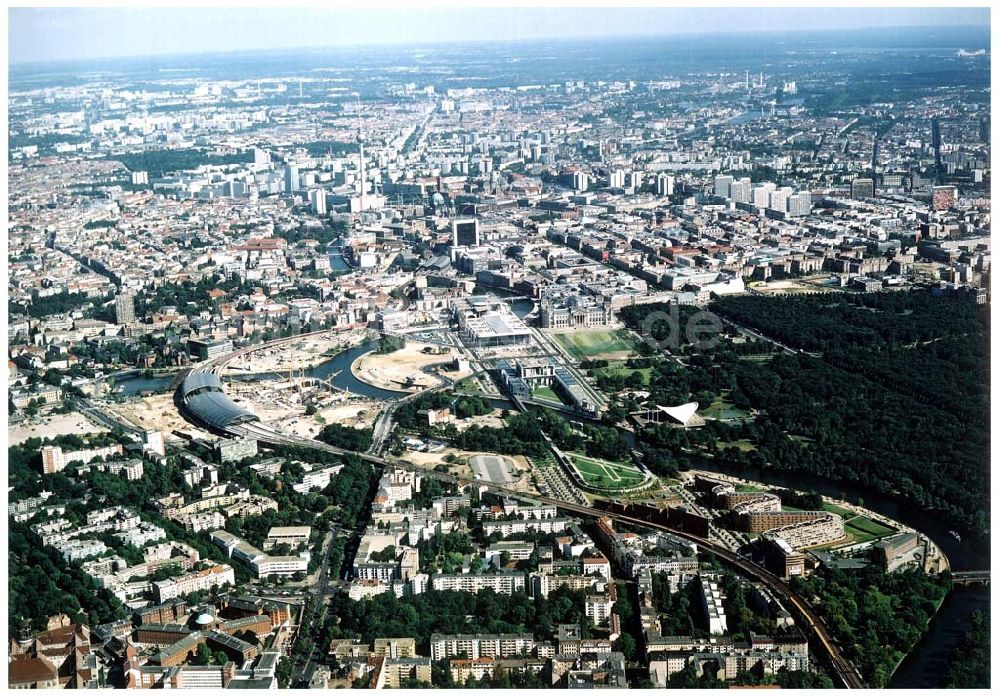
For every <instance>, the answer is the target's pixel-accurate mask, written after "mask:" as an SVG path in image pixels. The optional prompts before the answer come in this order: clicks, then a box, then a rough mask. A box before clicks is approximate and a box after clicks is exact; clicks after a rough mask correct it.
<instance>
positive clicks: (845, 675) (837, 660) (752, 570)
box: [176, 338, 866, 689]
mask: <svg viewBox="0 0 1000 697" xmlns="http://www.w3.org/2000/svg"><path fill="white" fill-rule="evenodd" d="M289 339H291V338H289ZM286 340H287V339H282V340H278V342H280V343H284V342H285V341H286ZM278 342H272V343H271V344H269V345H271V346H273V345H275V343H278ZM260 348H264V346H257V347H253V348H252V349H245V350H244V352H246V351H248V350H259V349H260ZM237 353H239V355H242V352H237ZM235 357H236V356H235V355H234V354H229V355H228V356H222V357H219V358H218V359H216V360H214V361H207V362H205V363H203V364H201V365H200V366H198V367H197V368H195V369H194V370H193V371H191V372H214V373H216V374H217V373H218V371H219V370H220V369H221V368H222V367H223V366H224V365H226V364H228V363H229V362H230V361H231V360H233V359H234V358H235ZM176 403H177V405H178V407H179V409H180V411H181V414H182V416H184V418H186V419H188V420H190V421H194V422H195V423H198V424H199V425H202V426H205V425H206V424H203V423H201V422H200V421H198V418H197V416H196V415H194V414H191V413H189V412H188V411H187V409H185V407H184V402H183V400H177V401H176ZM210 430H213V431H216V432H219V429H217V428H211V427H210ZM221 432H222V433H223V435H227V436H243V437H251V438H254V439H256V440H258V441H260V442H263V443H269V444H273V445H292V446H297V447H304V448H311V449H314V450H320V451H324V452H328V453H332V454H336V455H351V456H354V457H357V458H359V459H360V460H362V461H365V462H368V463H370V464H372V465H373V466H377V467H385V466H391V467H399V468H402V469H407V470H410V471H415V472H419V473H420V474H421V475H423V476H427V477H432V478H435V479H438V480H441V481H447V482H452V483H455V484H459V485H464V484H470V483H475V484H478V485H481V486H484V487H485V488H486V489H487V490H488V491H492V492H495V493H497V494H501V495H504V496H509V497H512V498H517V499H524V500H529V501H536V502H539V503H544V504H549V505H554V506H557V507H559V508H562V509H563V510H566V511H571V512H574V513H578V514H580V515H585V516H590V517H595V518H600V517H608V518H611V519H612V520H618V521H621V522H623V523H629V524H633V525H639V526H643V527H646V528H652V529H657V530H663V531H665V532H669V533H671V534H673V535H677V536H678V537H681V538H684V539H686V540H689V541H691V542H693V543H695V544H696V545H697V546H699V547H701V548H703V549H706V550H709V551H711V552H712V553H713V554H715V555H716V557H718V558H720V559H722V560H723V561H725V562H726V563H728V564H730V565H732V566H734V567H736V568H737V569H739V570H740V571H741V572H742V573H743V574H744V575H746V576H748V577H750V578H752V579H755V580H757V581H760V582H762V583H764V585H766V586H767V587H769V588H770V589H771V590H772V591H773V592H774V593H775V594H777V595H778V596H779V597H781V598H783V599H784V600H785V601H786V602H787V604H788V605H789V606H790V608H791V609H792V610H793V612H794V614H795V615H796V621H798V622H801V626H802V627H803V628H804V629H805V630H806V632H807V634H808V636H809V638H810V640H811V642H812V643H813V645H814V647H815V648H816V649H818V654H819V655H820V656H821V657H822V660H823V662H824V663H825V664H826V666H827V667H828V669H829V670H830V672H831V673H832V674H833V676H834V677H835V678H836V679H837V680H838V681H839V682H840V683H841V685H842V686H843V687H846V688H849V689H864V688H865V687H866V685H865V683H864V681H863V679H862V678H861V675H860V673H858V671H857V669H856V668H855V667H854V665H853V664H852V663H851V662H850V661H848V660H847V659H846V658H844V657H843V655H842V654H841V653H840V649H839V647H838V646H837V644H836V642H835V641H834V640H833V637H832V635H831V634H830V631H829V629H828V628H827V627H826V624H825V623H824V622H823V619H822V617H820V615H819V613H818V612H817V611H816V610H815V609H814V608H813V607H812V606H811V605H810V604H809V603H808V602H807V601H806V600H805V599H804V598H802V597H800V596H799V595H798V594H797V593H795V591H794V590H792V588H791V587H790V586H789V584H788V583H787V582H785V581H784V580H783V579H781V578H780V577H778V576H777V575H775V574H772V573H771V572H770V571H768V570H767V569H764V568H762V567H760V566H758V565H756V564H754V563H753V562H751V561H750V560H748V559H746V558H744V557H741V556H740V555H738V554H736V553H735V552H733V551H731V550H729V549H727V548H726V547H723V546H721V545H718V544H716V543H714V542H711V541H709V540H707V539H705V538H702V537H700V536H697V535H693V534H691V533H689V532H685V531H683V530H677V529H674V528H672V527H670V526H668V525H664V524H663V523H660V522H655V521H649V520H645V519H642V518H638V517H634V516H630V515H626V514H624V513H619V512H615V511H607V510H604V509H600V508H595V507H593V506H589V505H584V504H580V503H574V502H571V501H564V500H561V499H555V498H552V497H549V496H542V495H528V494H525V493H523V492H520V491H515V490H513V489H510V488H508V487H504V486H501V485H499V484H495V483H493V482H490V481H488V480H481V479H475V478H465V477H458V476H456V475H452V474H447V473H444V472H435V471H433V470H428V469H424V468H421V467H418V466H416V465H414V464H412V463H409V462H406V461H404V460H401V459H399V458H396V457H392V456H380V455H374V454H370V453H361V452H355V451H352V450H345V449H343V448H338V447H336V446H333V445H328V444H326V443H323V442H321V441H316V440H311V439H308V438H301V437H297V436H289V435H286V434H283V433H278V432H277V431H274V430H273V429H271V428H269V427H267V426H266V425H264V424H262V423H260V422H259V421H251V422H245V423H239V424H233V425H230V426H227V427H226V428H225V429H222V431H221Z"/></svg>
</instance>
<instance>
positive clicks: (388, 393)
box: [115, 342, 407, 400]
mask: <svg viewBox="0 0 1000 697" xmlns="http://www.w3.org/2000/svg"><path fill="white" fill-rule="evenodd" d="M374 350H375V343H374V342H367V343H364V344H361V345H359V346H355V347H353V348H349V349H346V350H344V351H341V352H340V353H338V354H337V355H336V356H333V357H332V358H329V359H327V360H325V361H323V362H322V363H319V364H317V365H315V366H313V367H312V368H309V369H308V370H306V371H305V376H306V377H310V378H319V379H321V380H326V379H330V382H331V383H332V384H333V386H334V387H339V388H341V389H344V390H348V391H349V392H351V393H353V394H360V395H364V396H366V397H372V398H373V399H383V400H390V399H399V397H401V396H403V395H405V394H407V393H406V392H400V391H397V390H386V389H382V388H381V387H375V386H374V385H369V384H368V383H366V382H362V381H361V380H358V379H357V378H356V377H355V376H354V373H352V372H351V364H352V363H354V361H355V360H356V359H357V358H359V357H361V356H363V355H364V354H366V353H368V352H370V351H374ZM285 377H287V373H274V372H272V373H252V374H239V373H237V374H234V375H227V376H226V379H227V380H239V381H240V382H252V381H255V380H280V379H283V378H285ZM172 380H173V376H170V375H168V376H163V377H154V378H144V377H142V376H141V375H136V376H134V377H127V378H124V379H122V380H118V381H116V382H115V389H116V391H119V390H120V392H121V394H124V395H129V396H131V395H136V394H139V393H140V392H144V391H149V392H163V391H164V390H166V389H167V388H169V387H170V383H171V381H172Z"/></svg>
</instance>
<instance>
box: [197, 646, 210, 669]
mask: <svg viewBox="0 0 1000 697" xmlns="http://www.w3.org/2000/svg"><path fill="white" fill-rule="evenodd" d="M212 658H213V656H212V649H210V648H208V644H206V643H204V642H202V643H201V644H198V650H197V651H196V652H195V658H194V662H195V665H199V666H207V665H210V664H211V663H212Z"/></svg>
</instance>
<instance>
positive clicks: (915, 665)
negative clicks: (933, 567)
mask: <svg viewBox="0 0 1000 697" xmlns="http://www.w3.org/2000/svg"><path fill="white" fill-rule="evenodd" d="M989 608H990V592H989V590H987V589H986V588H983V587H981V586H968V587H964V586H956V587H955V589H954V590H953V591H952V592H951V593H949V594H948V597H947V598H945V601H944V603H943V604H942V605H941V609H940V610H939V611H938V613H937V615H935V616H934V619H932V620H931V625H930V629H928V631H927V633H926V634H924V636H923V638H922V639H921V640H920V642H919V643H918V644H917V646H916V647H915V648H914V649H913V651H912V652H911V653H910V655H909V656H907V657H906V659H905V660H904V661H903V663H902V664H901V665H900V666H899V669H898V670H897V671H896V673H895V675H893V676H892V681H891V682H890V683H889V687H892V688H924V689H927V688H940V687H943V686H944V680H945V678H946V677H947V673H948V665H949V663H950V659H951V654H952V652H953V651H954V650H955V647H956V646H957V645H958V642H959V641H960V640H961V638H962V635H963V634H965V633H966V632H968V631H969V630H970V629H971V628H972V613H973V612H975V611H976V610H981V611H987V610H989Z"/></svg>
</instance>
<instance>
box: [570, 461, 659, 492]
mask: <svg viewBox="0 0 1000 697" xmlns="http://www.w3.org/2000/svg"><path fill="white" fill-rule="evenodd" d="M568 456H569V458H570V461H571V462H572V463H573V466H574V467H575V468H576V471H577V472H579V473H580V477H581V478H582V479H583V480H584V482H586V483H587V485H588V486H592V487H594V488H597V489H630V488H632V487H634V486H638V485H639V484H642V482H643V479H644V477H643V475H642V473H641V472H640V471H639V470H637V469H636V468H635V467H633V466H632V465H628V464H625V463H622V462H610V461H608V460H599V459H597V458H592V457H587V456H586V455H582V454H580V453H568Z"/></svg>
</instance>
